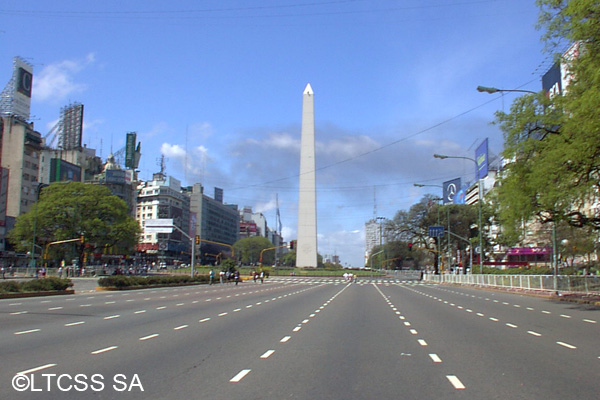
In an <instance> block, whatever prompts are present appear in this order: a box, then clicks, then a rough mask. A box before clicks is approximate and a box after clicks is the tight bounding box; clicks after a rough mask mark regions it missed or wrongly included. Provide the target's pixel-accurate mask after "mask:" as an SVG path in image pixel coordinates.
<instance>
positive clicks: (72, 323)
mask: <svg viewBox="0 0 600 400" xmlns="http://www.w3.org/2000/svg"><path fill="white" fill-rule="evenodd" d="M81 324H85V321H77V322H71V323H69V324H65V326H75V325H81Z"/></svg>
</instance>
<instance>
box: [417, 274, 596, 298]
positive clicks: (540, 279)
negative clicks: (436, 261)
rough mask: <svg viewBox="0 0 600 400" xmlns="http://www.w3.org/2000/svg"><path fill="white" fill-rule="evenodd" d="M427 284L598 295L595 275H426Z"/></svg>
mask: <svg viewBox="0 0 600 400" xmlns="http://www.w3.org/2000/svg"><path fill="white" fill-rule="evenodd" d="M423 279H424V280H425V281H427V282H438V283H457V284H463V285H479V286H491V287H504V288H513V289H527V290H540V291H542V290H543V291H548V290H558V291H561V292H574V293H590V294H600V276H595V275H585V276H579V275H557V276H556V277H555V276H554V275H495V274H483V275H482V274H469V275H454V274H441V275H433V274H426V275H425V276H424V277H423Z"/></svg>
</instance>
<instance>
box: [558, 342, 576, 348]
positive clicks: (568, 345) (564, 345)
mask: <svg viewBox="0 0 600 400" xmlns="http://www.w3.org/2000/svg"><path fill="white" fill-rule="evenodd" d="M556 344H559V345H561V346H563V347H566V348H567V349H576V348H577V347H576V346H573V345H572V344H569V343H565V342H556Z"/></svg>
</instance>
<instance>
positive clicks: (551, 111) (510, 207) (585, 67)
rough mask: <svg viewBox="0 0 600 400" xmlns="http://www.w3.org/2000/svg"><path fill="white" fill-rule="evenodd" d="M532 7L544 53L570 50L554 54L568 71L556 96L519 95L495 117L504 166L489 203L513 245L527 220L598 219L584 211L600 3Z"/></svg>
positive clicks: (599, 74) (593, 161)
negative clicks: (535, 9)
mask: <svg viewBox="0 0 600 400" xmlns="http://www.w3.org/2000/svg"><path fill="white" fill-rule="evenodd" d="M538 5H539V6H540V18H539V27H540V28H542V29H545V30H546V32H545V33H544V35H543V39H544V40H545V41H546V44H547V49H548V50H549V51H555V49H557V48H559V46H560V45H564V44H565V43H568V44H575V46H576V47H575V48H576V50H577V51H576V52H574V53H573V54H572V55H570V56H568V57H563V58H562V59H561V58H559V57H558V55H557V61H560V62H562V63H563V64H566V65H568V70H569V71H570V76H569V77H568V79H569V85H568V87H566V88H563V93H562V95H557V96H553V97H547V96H546V95H545V94H544V93H538V94H528V95H525V96H521V97H519V98H517V99H516V100H515V101H514V103H513V104H512V106H511V109H510V112H509V113H503V112H498V113H497V114H496V122H497V123H498V124H499V125H500V127H501V129H502V131H503V132H504V137H505V150H504V154H503V155H504V158H505V160H507V161H509V164H508V165H507V167H506V168H505V170H504V172H503V177H502V178H501V185H500V186H499V188H498V194H497V196H498V197H497V201H496V202H495V203H496V205H497V206H498V218H499V222H500V223H501V225H502V226H503V234H504V235H505V236H507V237H512V238H513V240H514V239H516V238H517V237H518V236H519V230H520V226H521V225H522V224H523V223H524V222H526V221H529V220H531V219H535V220H537V221H538V222H540V223H542V224H543V223H547V222H557V223H558V222H561V221H563V222H565V223H567V224H569V225H571V226H573V227H589V228H592V229H594V230H600V215H599V214H598V212H597V211H594V208H592V207H590V205H591V204H592V203H594V202H595V201H597V199H598V191H599V189H600V113H599V112H598V110H600V51H599V50H600V22H599V21H600V3H598V2H597V1H595V0H581V1H567V0H538Z"/></svg>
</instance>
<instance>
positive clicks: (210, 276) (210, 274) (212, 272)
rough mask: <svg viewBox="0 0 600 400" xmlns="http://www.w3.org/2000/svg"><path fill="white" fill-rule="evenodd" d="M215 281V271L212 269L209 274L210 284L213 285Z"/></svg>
mask: <svg viewBox="0 0 600 400" xmlns="http://www.w3.org/2000/svg"><path fill="white" fill-rule="evenodd" d="M214 279H215V270H214V269H212V268H211V269H210V272H209V273H208V284H209V285H212V284H213V280H214Z"/></svg>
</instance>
